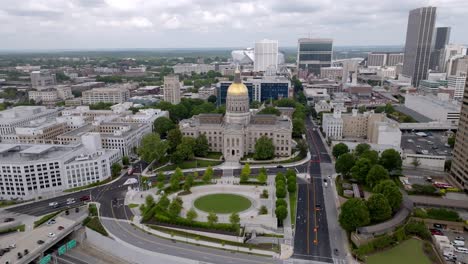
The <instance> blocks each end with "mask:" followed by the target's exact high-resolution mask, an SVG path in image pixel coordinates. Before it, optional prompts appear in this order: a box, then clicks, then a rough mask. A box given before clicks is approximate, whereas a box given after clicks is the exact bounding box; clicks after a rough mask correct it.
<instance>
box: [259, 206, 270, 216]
mask: <svg viewBox="0 0 468 264" xmlns="http://www.w3.org/2000/svg"><path fill="white" fill-rule="evenodd" d="M258 214H260V215H264V214H268V209H267V208H266V206H264V205H262V207H260V210H258Z"/></svg>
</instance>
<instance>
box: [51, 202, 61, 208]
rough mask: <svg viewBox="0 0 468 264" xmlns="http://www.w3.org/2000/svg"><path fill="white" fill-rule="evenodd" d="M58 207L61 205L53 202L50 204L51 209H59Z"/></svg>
mask: <svg viewBox="0 0 468 264" xmlns="http://www.w3.org/2000/svg"><path fill="white" fill-rule="evenodd" d="M58 205H59V204H58V203H57V202H51V203H49V206H50V207H54V208H55V207H58Z"/></svg>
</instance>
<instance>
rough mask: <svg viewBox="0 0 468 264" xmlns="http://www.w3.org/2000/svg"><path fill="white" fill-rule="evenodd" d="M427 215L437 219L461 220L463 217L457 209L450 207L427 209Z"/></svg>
mask: <svg viewBox="0 0 468 264" xmlns="http://www.w3.org/2000/svg"><path fill="white" fill-rule="evenodd" d="M427 217H428V218H431V219H437V220H445V221H453V222H460V221H462V219H461V218H460V215H459V214H458V213H457V212H456V211H452V210H448V209H443V208H441V209H439V208H430V209H428V210H427Z"/></svg>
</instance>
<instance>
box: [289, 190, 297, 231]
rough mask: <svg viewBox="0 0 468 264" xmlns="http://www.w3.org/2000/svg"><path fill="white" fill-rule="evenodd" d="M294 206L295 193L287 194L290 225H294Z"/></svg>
mask: <svg viewBox="0 0 468 264" xmlns="http://www.w3.org/2000/svg"><path fill="white" fill-rule="evenodd" d="M296 204H297V192H293V193H289V207H290V208H289V211H290V214H291V224H293V225H295V224H296Z"/></svg>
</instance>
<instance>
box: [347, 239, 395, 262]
mask: <svg viewBox="0 0 468 264" xmlns="http://www.w3.org/2000/svg"><path fill="white" fill-rule="evenodd" d="M395 240H396V239H395V238H394V237H393V236H389V235H382V236H379V237H377V238H376V239H374V240H372V241H371V242H369V243H367V244H364V245H362V246H360V247H359V248H357V249H356V250H355V251H354V253H355V254H356V255H357V256H358V257H359V258H362V257H363V256H364V255H367V254H369V253H372V252H374V251H376V250H382V249H385V248H387V247H389V246H391V245H392V244H394V243H395Z"/></svg>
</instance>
